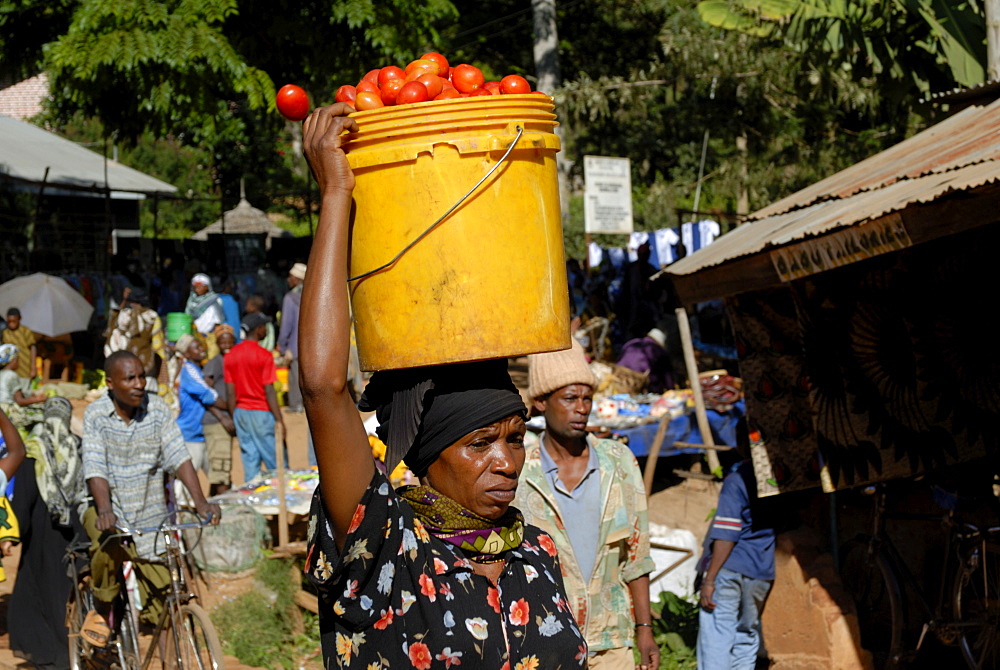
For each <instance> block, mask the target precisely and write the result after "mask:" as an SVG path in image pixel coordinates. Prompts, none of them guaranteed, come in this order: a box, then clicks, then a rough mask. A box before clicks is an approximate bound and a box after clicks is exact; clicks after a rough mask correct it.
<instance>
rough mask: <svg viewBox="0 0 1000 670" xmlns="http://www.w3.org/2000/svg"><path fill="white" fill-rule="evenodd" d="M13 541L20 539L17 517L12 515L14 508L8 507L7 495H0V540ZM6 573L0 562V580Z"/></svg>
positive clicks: (5, 576) (4, 577) (16, 541)
mask: <svg viewBox="0 0 1000 670" xmlns="http://www.w3.org/2000/svg"><path fill="white" fill-rule="evenodd" d="M8 540H9V541H10V542H13V543H14V544H17V543H18V542H20V541H21V530H20V527H19V526H18V524H17V517H16V516H14V510H12V509H11V507H10V501H9V500H7V496H0V542H7V541H8ZM6 579H7V574H6V573H5V572H4V570H3V565H2V564H0V582H2V581H6Z"/></svg>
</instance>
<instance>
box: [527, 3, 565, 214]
mask: <svg viewBox="0 0 1000 670" xmlns="http://www.w3.org/2000/svg"><path fill="white" fill-rule="evenodd" d="M531 9H532V12H533V15H534V30H535V42H534V55H535V73H536V74H537V75H538V83H537V85H536V86H535V88H536V89H537V90H539V91H542V92H543V93H547V94H549V95H552V94H553V93H554V92H555V91H556V89H558V88H559V86H560V85H561V84H562V79H561V77H560V75H559V32H558V30H557V28H556V0H531ZM556 111H557V113H558V110H556ZM565 124H566V121H565V119H560V125H559V126H556V135H558V136H559V143H560V145H561V146H562V147H563V149H562V151H560V152H559V153H557V154H556V169H557V170H558V172H559V210H560V214H561V216H562V223H563V229H565V228H566V224H567V223H568V219H569V169H570V166H571V165H572V163H571V162H570V161H568V160H567V159H566V148H565V147H566V141H565V128H566V126H565Z"/></svg>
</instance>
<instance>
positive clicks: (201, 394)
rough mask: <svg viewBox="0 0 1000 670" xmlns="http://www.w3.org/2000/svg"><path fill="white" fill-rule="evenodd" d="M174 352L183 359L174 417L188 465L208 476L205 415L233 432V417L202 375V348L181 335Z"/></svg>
mask: <svg viewBox="0 0 1000 670" xmlns="http://www.w3.org/2000/svg"><path fill="white" fill-rule="evenodd" d="M176 349H177V351H179V352H180V353H181V354H182V355H183V356H184V358H185V361H184V365H183V366H182V367H181V375H180V385H179V388H178V395H179V396H180V406H181V409H180V413H179V414H178V415H177V426H178V427H179V428H180V429H181V435H183V436H184V444H185V445H186V446H187V450H188V453H189V454H191V465H193V466H194V468H195V470H197V469H199V468H201V469H202V470H204V471H205V472H206V473H207V472H208V457H207V454H206V451H205V431H204V429H203V428H202V424H201V420H202V418H204V416H205V412H206V411H210V412H212V414H213V415H214V416H215V417H216V418H218V419H219V423H221V424H222V425H223V426H225V427H226V430H229V431H232V430H235V428H234V427H233V420H232V418H231V417H230V416H229V413H228V412H227V411H226V405H225V404H224V402H223V401H222V400H220V399H219V394H218V393H217V392H216V391H215V389H213V388H212V387H211V386H209V385H208V383H207V382H206V381H205V378H204V377H203V376H202V374H201V361H202V360H203V359H204V358H205V347H204V345H202V343H201V342H200V341H198V340H197V339H196V338H194V337H192V336H191V335H188V334H184V335H181V337H180V338H179V339H178V340H177V346H176Z"/></svg>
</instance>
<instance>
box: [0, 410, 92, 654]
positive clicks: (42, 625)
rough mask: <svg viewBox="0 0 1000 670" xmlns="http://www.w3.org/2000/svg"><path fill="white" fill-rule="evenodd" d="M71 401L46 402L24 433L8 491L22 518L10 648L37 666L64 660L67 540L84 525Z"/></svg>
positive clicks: (67, 582)
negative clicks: (41, 413)
mask: <svg viewBox="0 0 1000 670" xmlns="http://www.w3.org/2000/svg"><path fill="white" fill-rule="evenodd" d="M72 413H73V408H72V406H71V405H70V403H69V401H68V400H66V399H65V398H49V399H48V400H47V401H46V402H45V409H44V417H45V418H44V421H43V422H42V423H40V424H39V425H37V426H35V428H34V430H32V431H31V435H30V436H29V437H28V439H27V440H26V441H25V449H26V451H27V458H26V459H25V460H24V463H23V464H22V465H21V467H20V469H18V471H17V478H16V479H15V480H14V496H13V499H12V501H11V502H12V503H13V508H14V513H15V514H16V515H17V518H18V521H20V523H21V542H22V546H21V561H20V563H19V564H18V568H17V580H16V582H15V583H14V592H13V594H11V597H10V611H11V612H15V613H16V616H12V617H8V619H7V628H8V631H9V633H10V648H11V649H12V650H13V651H14V655H15V656H18V657H19V658H23V659H26V660H28V661H31V663H32V664H34V666H35V667H38V668H67V667H69V654H68V646H67V631H66V599H67V598H68V597H69V592H70V589H71V588H72V584H71V583H70V580H69V579H67V577H66V563H65V556H66V547H68V546H69V544H70V543H71V542H72V541H73V539H74V537H75V536H76V535H77V532H79V533H80V537H85V535H83V528H82V526H80V520H79V517H78V516H77V510H76V506H77V504H78V503H79V502H80V501H81V500H82V499H83V495H84V481H83V467H82V463H81V460H80V451H79V447H80V438H79V437H77V436H76V435H74V434H73V433H72V432H70V418H71V417H72Z"/></svg>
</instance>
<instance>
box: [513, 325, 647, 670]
mask: <svg viewBox="0 0 1000 670" xmlns="http://www.w3.org/2000/svg"><path fill="white" fill-rule="evenodd" d="M528 360H529V369H528V395H529V396H530V397H531V402H532V408H533V409H534V410H535V411H536V412H538V413H541V414H543V415H544V416H545V432H544V433H542V435H541V437H540V439H539V443H538V445H537V446H534V447H530V448H528V450H527V453H526V454H525V461H524V469H523V470H522V472H521V477H520V481H521V484H520V486H519V487H518V490H517V499H516V500H515V502H514V504H515V506H516V507H518V508H519V509H520V510H521V511H522V512H523V513H524V516H525V521H526V522H527V523H530V524H533V525H535V526H538V527H539V528H541V529H542V530H544V531H545V532H546V533H548V534H549V535H550V536H551V537H552V538H553V539H554V540H555V543H556V547H557V548H558V550H559V557H560V560H561V562H562V568H563V579H564V581H565V584H566V592H567V594H568V595H569V600H570V603H569V605H570V607H571V608H572V611H573V613H574V615H575V616H576V620H577V623H578V624H579V625H580V629H581V630H582V631H583V633H584V636H585V637H586V639H587V646H588V648H589V650H590V658H589V659H588V662H589V666H590V668H591V669H592V670H607V669H609V668H612V669H619V668H620V669H621V670H632V669H633V668H635V667H636V665H635V661H634V660H633V656H632V649H631V648H632V646H633V645H635V646H636V647H638V650H639V657H640V664H639V666H638V667H640V668H643V669H644V670H656V668H657V666H658V665H659V649H658V648H657V646H656V642H655V640H654V639H653V630H652V627H651V623H652V619H651V615H650V609H649V573H650V572H652V571H653V568H654V565H653V561H652V559H651V558H650V557H649V522H648V520H647V517H646V494H645V489H644V488H643V483H642V475H641V473H640V472H639V465H638V464H637V463H636V461H635V456H633V455H632V452H630V451H629V450H628V448H626V447H625V446H624V445H622V444H621V443H619V442H616V441H614V440H599V439H596V438H594V437H593V436H590V435H588V434H587V417H588V416H589V415H590V408H591V405H592V403H593V394H594V387H595V386H596V384H597V381H596V379H595V378H594V375H593V373H592V372H591V371H590V368H589V367H588V365H587V360H586V358H585V357H584V353H583V348H582V347H581V346H580V345H579V343H577V342H576V341H574V342H573V347H572V348H571V349H569V350H566V351H557V352H553V353H548V354H536V355H533V356H530V357H529V359H528ZM633 612H634V618H633Z"/></svg>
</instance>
